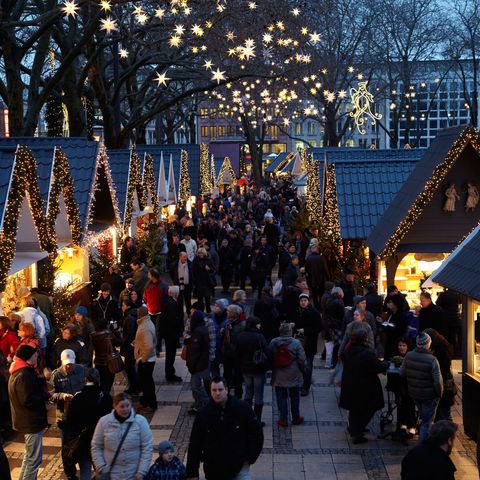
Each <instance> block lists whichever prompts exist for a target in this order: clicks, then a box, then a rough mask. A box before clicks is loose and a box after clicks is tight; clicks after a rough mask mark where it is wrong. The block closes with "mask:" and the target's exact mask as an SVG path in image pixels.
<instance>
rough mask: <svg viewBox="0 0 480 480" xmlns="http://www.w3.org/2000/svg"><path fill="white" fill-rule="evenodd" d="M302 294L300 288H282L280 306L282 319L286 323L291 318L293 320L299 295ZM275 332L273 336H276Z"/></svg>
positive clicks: (293, 286)
mask: <svg viewBox="0 0 480 480" xmlns="http://www.w3.org/2000/svg"><path fill="white" fill-rule="evenodd" d="M301 293H303V292H302V290H300V288H298V287H296V286H295V285H292V286H291V287H287V288H284V289H283V290H282V296H283V299H282V305H281V311H282V318H283V320H285V321H286V322H291V321H292V320H293V318H295V313H296V311H297V308H298V297H299V296H300V294H301ZM277 334H278V330H277V332H275V336H277Z"/></svg>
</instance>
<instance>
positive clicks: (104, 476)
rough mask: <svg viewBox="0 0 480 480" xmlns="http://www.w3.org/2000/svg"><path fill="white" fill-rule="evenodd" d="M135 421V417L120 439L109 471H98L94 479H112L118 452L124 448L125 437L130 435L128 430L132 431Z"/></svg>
mask: <svg viewBox="0 0 480 480" xmlns="http://www.w3.org/2000/svg"><path fill="white" fill-rule="evenodd" d="M134 421H135V417H134V418H133V420H132V421H131V422H129V424H128V427H127V429H126V430H125V433H124V434H123V437H122V439H121V440H120V443H119V444H118V447H117V451H116V452H115V455H114V456H113V460H112V463H111V464H110V467H109V468H108V471H106V472H101V473H100V472H96V473H95V475H94V477H93V479H94V480H110V478H111V476H110V472H111V471H112V468H113V466H114V465H115V462H116V461H117V457H118V454H119V453H120V449H121V448H122V445H123V442H124V441H125V438H126V437H127V435H128V432H129V431H130V428H131V426H132V425H133V422H134Z"/></svg>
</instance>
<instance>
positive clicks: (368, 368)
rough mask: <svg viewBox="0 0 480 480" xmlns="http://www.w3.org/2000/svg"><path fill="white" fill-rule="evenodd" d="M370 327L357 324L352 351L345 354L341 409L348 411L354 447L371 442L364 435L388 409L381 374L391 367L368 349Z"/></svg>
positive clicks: (353, 330)
mask: <svg viewBox="0 0 480 480" xmlns="http://www.w3.org/2000/svg"><path fill="white" fill-rule="evenodd" d="M367 335H368V332H367V326H366V324H365V323H364V322H355V323H354V325H353V327H352V329H351V331H350V341H351V345H350V348H349V349H348V350H347V351H346V352H345V353H344V354H343V358H342V360H343V363H344V367H343V377H342V390H341V392H340V403H339V405H340V407H342V408H344V409H345V410H348V425H349V432H350V435H351V436H352V442H353V443H354V444H359V443H365V442H368V439H367V438H366V437H365V436H364V431H365V428H366V427H367V425H368V424H369V422H370V420H371V419H372V417H373V415H374V414H375V412H376V411H377V410H380V409H382V408H383V406H384V400H383V390H382V384H381V383H380V379H379V378H378V374H379V373H386V371H387V369H388V363H387V362H382V361H380V360H379V359H378V358H377V356H376V355H375V352H374V351H373V350H371V349H370V348H369V347H368V346H367Z"/></svg>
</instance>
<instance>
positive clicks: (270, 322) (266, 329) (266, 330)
mask: <svg viewBox="0 0 480 480" xmlns="http://www.w3.org/2000/svg"><path fill="white" fill-rule="evenodd" d="M253 315H254V316H255V317H257V318H258V319H259V320H260V332H261V333H262V335H263V336H264V337H265V340H266V341H267V343H270V341H271V340H272V339H273V338H275V337H276V336H277V335H278V327H279V326H280V304H279V302H278V300H277V299H276V298H274V297H273V296H272V289H271V288H270V287H264V288H263V290H262V296H261V297H260V298H259V299H258V300H257V301H256V302H255V305H254V307H253Z"/></svg>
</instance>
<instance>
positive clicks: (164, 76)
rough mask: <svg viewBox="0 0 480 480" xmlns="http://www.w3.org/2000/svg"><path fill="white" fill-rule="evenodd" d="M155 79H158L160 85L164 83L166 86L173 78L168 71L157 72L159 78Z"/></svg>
mask: <svg viewBox="0 0 480 480" xmlns="http://www.w3.org/2000/svg"><path fill="white" fill-rule="evenodd" d="M155 80H156V81H157V83H158V86H160V85H164V86H165V87H166V86H167V80H171V79H170V78H168V77H167V72H163V73H158V72H157V78H156V79H155Z"/></svg>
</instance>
